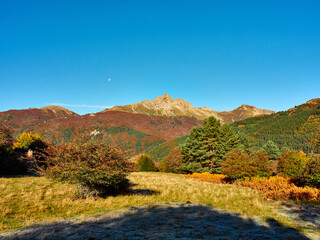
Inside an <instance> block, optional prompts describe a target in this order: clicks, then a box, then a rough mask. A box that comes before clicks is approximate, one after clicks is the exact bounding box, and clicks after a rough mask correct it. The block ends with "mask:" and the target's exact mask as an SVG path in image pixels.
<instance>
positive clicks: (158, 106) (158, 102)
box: [102, 94, 274, 123]
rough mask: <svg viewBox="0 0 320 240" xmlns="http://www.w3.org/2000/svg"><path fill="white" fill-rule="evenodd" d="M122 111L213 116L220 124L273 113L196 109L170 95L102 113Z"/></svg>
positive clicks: (246, 108) (249, 108) (244, 108)
mask: <svg viewBox="0 0 320 240" xmlns="http://www.w3.org/2000/svg"><path fill="white" fill-rule="evenodd" d="M108 111H122V112H130V113H140V114H145V115H149V116H188V117H195V118H197V119H199V120H203V119H206V118H208V117H210V116H214V117H215V118H217V119H219V120H220V121H221V122H222V123H232V122H235V121H238V120H242V119H246V118H248V117H253V116H260V115H266V114H271V113H274V111H270V110H265V109H259V108H256V107H254V106H249V105H245V104H243V105H241V106H240V107H238V108H236V109H234V110H232V111H222V112H219V111H214V110H211V109H209V108H206V107H200V108H196V107H194V106H193V105H192V104H191V103H189V102H187V101H186V100H183V99H181V98H177V99H173V98H172V97H171V96H170V95H168V94H164V95H162V96H159V97H156V98H155V99H154V100H151V101H149V100H144V101H142V102H139V103H134V104H130V105H123V106H115V107H113V108H111V109H106V110H104V111H102V112H108Z"/></svg>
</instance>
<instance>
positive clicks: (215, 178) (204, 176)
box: [187, 172, 227, 183]
mask: <svg viewBox="0 0 320 240" xmlns="http://www.w3.org/2000/svg"><path fill="white" fill-rule="evenodd" d="M187 177H190V178H196V179H199V180H200V181H204V182H211V183H226V178H227V176H225V175H222V174H211V173H207V172H206V173H193V174H188V175H187Z"/></svg>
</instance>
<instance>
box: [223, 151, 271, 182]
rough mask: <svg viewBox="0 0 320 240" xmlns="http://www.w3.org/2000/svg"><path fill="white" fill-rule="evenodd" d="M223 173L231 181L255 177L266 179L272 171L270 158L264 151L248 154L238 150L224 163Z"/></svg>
mask: <svg viewBox="0 0 320 240" xmlns="http://www.w3.org/2000/svg"><path fill="white" fill-rule="evenodd" d="M221 172H222V174H224V175H226V176H228V177H229V179H231V180H237V179H245V178H251V177H255V176H260V177H266V176H269V175H270V173H271V169H270V162H269V158H268V156H267V154H266V153H265V152H264V151H259V152H257V153H254V152H249V153H246V152H243V151H242V150H236V151H233V152H231V153H230V154H229V155H228V157H227V159H226V160H225V161H224V162H223V163H222V170H221Z"/></svg>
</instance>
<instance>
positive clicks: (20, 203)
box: [0, 172, 284, 231]
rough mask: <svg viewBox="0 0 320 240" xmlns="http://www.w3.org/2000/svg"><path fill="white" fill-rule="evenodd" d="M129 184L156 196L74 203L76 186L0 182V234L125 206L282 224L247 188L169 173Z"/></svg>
mask: <svg viewBox="0 0 320 240" xmlns="http://www.w3.org/2000/svg"><path fill="white" fill-rule="evenodd" d="M129 178H130V180H131V181H132V183H134V184H135V186H134V188H135V189H149V190H153V191H155V192H157V194H153V195H143V194H131V195H121V196H116V197H108V198H106V199H101V198H88V199H78V198H76V195H75V191H74V186H72V185H68V184H61V183H54V182H52V181H50V180H48V179H46V178H43V177H23V178H0V209H1V212H0V230H2V231H3V230H7V229H14V228H18V227H22V226H27V225H31V224H32V223H34V222H39V221H54V220H57V219H59V218H60V219H61V218H71V217H74V216H87V215H91V214H97V213H99V212H103V211H108V210H111V209H122V208H126V207H129V206H142V205H157V204H161V203H165V202H187V201H190V202H192V203H203V204H207V205H210V206H214V207H218V208H222V209H226V210H229V211H232V212H236V213H240V214H242V215H248V216H262V217H273V218H275V219H277V220H278V221H280V222H282V223H283V222H284V220H283V219H281V217H280V215H279V214H278V213H277V212H276V210H275V209H273V208H272V207H271V206H270V205H269V204H268V203H267V202H266V201H265V200H263V199H262V197H261V196H260V195H258V194H257V193H256V192H255V191H254V190H252V189H249V188H243V187H240V186H235V185H225V184H211V183H208V182H200V181H195V180H193V179H190V178H186V177H185V176H183V175H178V174H168V173H147V172H139V173H132V174H131V175H130V176H129Z"/></svg>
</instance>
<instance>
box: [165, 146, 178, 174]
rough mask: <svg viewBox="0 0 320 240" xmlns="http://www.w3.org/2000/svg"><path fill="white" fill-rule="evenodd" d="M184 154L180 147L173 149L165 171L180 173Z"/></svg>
mask: <svg viewBox="0 0 320 240" xmlns="http://www.w3.org/2000/svg"><path fill="white" fill-rule="evenodd" d="M182 164H183V163H182V154H181V151H180V148H179V147H175V148H172V149H171V150H170V152H169V154H168V156H167V158H166V159H165V161H164V166H163V171H164V172H172V173H179V172H181V169H180V167H181V166H182Z"/></svg>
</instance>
